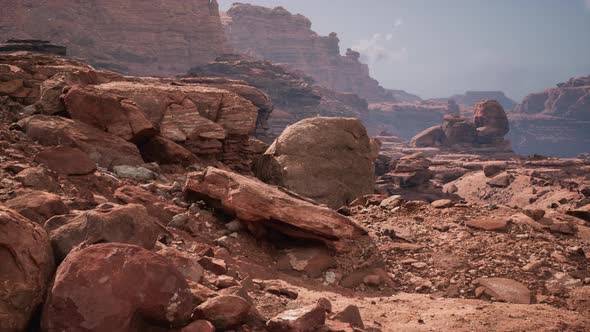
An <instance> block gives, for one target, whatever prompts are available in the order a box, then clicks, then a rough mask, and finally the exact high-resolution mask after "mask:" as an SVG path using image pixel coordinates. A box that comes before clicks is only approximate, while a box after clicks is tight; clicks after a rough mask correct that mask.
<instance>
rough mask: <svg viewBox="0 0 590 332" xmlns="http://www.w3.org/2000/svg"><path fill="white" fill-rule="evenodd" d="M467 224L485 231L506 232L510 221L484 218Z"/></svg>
mask: <svg viewBox="0 0 590 332" xmlns="http://www.w3.org/2000/svg"><path fill="white" fill-rule="evenodd" d="M465 224H466V225H467V226H469V227H472V228H476V229H481V230H484V231H495V232H504V231H506V230H507V228H508V224H509V221H508V219H504V218H482V219H475V220H470V221H467V222H466V223H465Z"/></svg>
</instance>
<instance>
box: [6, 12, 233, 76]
mask: <svg viewBox="0 0 590 332" xmlns="http://www.w3.org/2000/svg"><path fill="white" fill-rule="evenodd" d="M9 38H17V39H43V40H50V41H52V42H54V43H56V44H60V45H64V46H67V47H68V50H69V53H70V54H71V55H74V56H79V57H82V58H85V59H86V60H87V61H89V62H90V63H91V64H93V65H94V66H97V67H99V68H104V69H110V70H117V71H119V72H122V73H126V74H134V75H176V74H182V73H185V72H186V70H188V69H189V68H190V67H191V66H193V65H195V64H200V63H206V62H207V61H211V60H213V59H214V58H215V56H217V55H218V54H220V53H221V52H222V51H223V48H224V40H225V37H224V32H223V28H222V25H221V20H220V18H219V10H218V6H217V1H216V0H194V1H191V2H190V3H187V2H186V1H183V0H173V1H164V2H146V1H142V0H133V1H125V2H120V1H95V0H93V1H84V2H69V1H63V0H43V1H26V2H23V1H20V0H6V1H3V2H2V7H1V8H0V40H6V39H9Z"/></svg>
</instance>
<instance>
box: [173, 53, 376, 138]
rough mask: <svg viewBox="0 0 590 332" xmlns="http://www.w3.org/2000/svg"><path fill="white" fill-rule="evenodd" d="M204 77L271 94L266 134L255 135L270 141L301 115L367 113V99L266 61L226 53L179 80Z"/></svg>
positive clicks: (360, 114) (362, 114)
mask: <svg viewBox="0 0 590 332" xmlns="http://www.w3.org/2000/svg"><path fill="white" fill-rule="evenodd" d="M208 76H211V77H229V78H232V79H236V80H240V81H243V82H246V83H248V84H249V85H251V86H253V87H256V88H258V89H260V90H262V91H264V92H266V93H267V94H268V95H269V96H270V97H271V99H272V102H273V106H274V111H273V112H272V114H271V113H270V112H268V114H269V117H268V126H269V128H270V133H269V135H267V133H265V132H262V133H261V132H257V136H258V137H260V138H261V139H265V140H267V141H270V142H272V140H274V138H276V137H277V136H278V135H280V133H281V132H282V131H283V130H284V129H285V128H286V127H287V126H288V125H291V124H293V123H295V122H297V121H299V120H303V119H305V118H309V117H314V116H330V117H356V118H360V119H365V118H366V116H367V113H368V111H367V102H366V101H365V100H364V99H362V98H360V97H359V96H357V95H355V94H352V93H343V92H336V91H333V90H330V89H327V88H324V87H320V86H317V85H315V81H314V80H313V79H312V78H311V77H309V76H307V75H305V74H304V73H302V72H301V71H296V70H293V69H290V68H286V67H283V66H279V65H275V64H272V63H270V62H268V61H259V60H255V59H253V58H250V57H246V56H241V55H231V54H227V55H224V56H220V57H218V58H217V59H216V60H215V61H214V62H212V63H209V64H206V65H202V66H197V67H194V68H192V69H191V70H190V72H189V77H186V78H184V79H183V81H186V82H198V81H199V80H203V78H202V77H208ZM262 126H264V125H262ZM262 126H261V125H259V126H258V128H261V127H262Z"/></svg>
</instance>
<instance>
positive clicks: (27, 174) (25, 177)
mask: <svg viewBox="0 0 590 332" xmlns="http://www.w3.org/2000/svg"><path fill="white" fill-rule="evenodd" d="M15 179H16V180H17V181H18V182H20V183H22V184H23V186H25V187H30V188H33V189H37V190H46V191H50V192H58V191H59V189H60V186H59V183H57V181H56V180H55V179H54V178H53V176H52V175H51V174H49V172H48V171H47V170H46V169H45V168H43V167H40V166H38V167H31V168H27V169H24V170H22V171H20V172H19V173H18V174H17V175H16V177H15Z"/></svg>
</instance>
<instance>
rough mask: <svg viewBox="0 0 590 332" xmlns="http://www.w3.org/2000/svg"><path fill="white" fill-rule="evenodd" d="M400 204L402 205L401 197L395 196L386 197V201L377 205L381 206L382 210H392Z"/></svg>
mask: <svg viewBox="0 0 590 332" xmlns="http://www.w3.org/2000/svg"><path fill="white" fill-rule="evenodd" d="M402 203H403V199H402V197H401V196H399V195H395V196H391V197H387V198H386V199H384V200H383V201H381V204H379V206H381V207H382V208H387V209H393V208H395V207H398V206H400V205H401V204H402Z"/></svg>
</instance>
